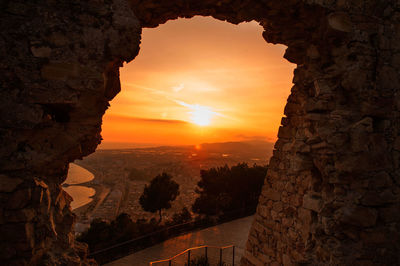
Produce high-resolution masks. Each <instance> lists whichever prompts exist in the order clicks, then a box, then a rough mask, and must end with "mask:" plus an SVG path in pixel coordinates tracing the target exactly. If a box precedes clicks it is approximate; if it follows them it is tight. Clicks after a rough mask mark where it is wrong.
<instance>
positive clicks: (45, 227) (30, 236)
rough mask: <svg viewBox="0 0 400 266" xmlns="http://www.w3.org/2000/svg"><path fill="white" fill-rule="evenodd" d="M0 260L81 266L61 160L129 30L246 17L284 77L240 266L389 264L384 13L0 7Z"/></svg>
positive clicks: (393, 55) (389, 92) (398, 180)
mask: <svg viewBox="0 0 400 266" xmlns="http://www.w3.org/2000/svg"><path fill="white" fill-rule="evenodd" d="M0 7H1V9H0V10H1V11H0V16H1V22H0V27H1V31H0V36H1V38H0V55H1V57H2V58H3V59H2V61H1V62H0V80H1V83H0V84H1V91H0V94H1V96H2V103H1V105H0V110H1V111H0V121H1V124H0V171H1V172H0V174H1V177H0V178H1V179H0V234H1V235H2V236H3V237H2V238H1V240H0V258H1V260H2V261H5V262H6V263H7V264H15V265H17V264H24V263H25V264H45V263H48V264H49V265H54V264H66V263H71V264H72V265H73V264H77V265H79V264H80V263H83V264H90V263H91V262H90V261H88V260H85V248H84V247H83V246H81V245H80V244H77V243H75V242H74V239H73V221H74V215H73V214H72V212H71V210H70V207H69V203H70V201H71V199H70V197H69V196H68V195H67V194H66V193H65V192H64V191H63V190H62V189H61V187H60V184H61V183H62V181H63V180H64V179H65V177H66V172H67V165H68V163H69V162H71V161H73V160H75V159H77V158H80V157H82V156H85V155H88V154H90V153H92V152H93V151H94V150H95V148H96V146H97V145H98V143H99V142H100V140H101V136H100V131H101V119H102V115H103V114H104V112H105V110H106V109H107V106H108V101H109V100H111V99H112V98H113V97H114V96H115V95H116V94H117V93H118V92H119V90H120V85H119V71H118V68H119V67H120V66H121V63H122V62H123V61H130V60H132V59H133V58H134V57H135V56H136V55H137V53H138V49H139V43H140V32H141V28H142V27H156V26H157V25H159V24H160V23H164V22H166V21H167V20H170V19H175V18H177V17H191V16H194V15H207V16H213V17H215V18H217V19H221V20H227V21H229V22H231V23H239V22H242V21H250V20H257V21H259V22H260V23H261V25H262V26H263V27H264V29H265V32H264V34H263V36H264V38H265V39H266V41H268V42H271V43H281V44H285V45H287V46H288V49H287V51H286V53H285V58H286V59H288V60H289V61H291V62H294V63H296V64H297V65H298V67H297V69H296V70H295V73H294V79H293V83H294V85H293V88H292V94H291V95H290V96H289V98H288V103H287V105H286V107H285V111H284V113H285V117H284V118H282V126H281V127H280V129H279V133H278V137H279V139H278V141H277V143H276V145H275V151H274V156H273V157H272V159H271V161H270V169H269V172H268V175H267V178H266V181H265V185H264V188H263V193H262V196H261V197H260V204H259V207H258V210H257V214H256V216H255V220H254V223H253V226H252V229H251V231H250V234H249V239H248V243H247V250H246V252H245V255H244V257H243V259H242V264H243V265H281V264H284V265H291V264H294V265H295V264H298V263H304V264H312V265H357V264H360V265H370V264H380V265H393V264H398V263H400V261H399V254H400V248H399V233H398V232H399V229H400V228H399V225H400V215H399V210H400V196H399V195H400V189H399V184H400V171H399V170H400V169H399V168H400V167H399V163H400V137H399V135H400V132H399V125H400V123H399V122H400V121H399V114H400V94H399V93H398V90H399V78H398V77H399V73H398V69H399V64H400V56H399V52H400V49H399V46H400V35H399V11H398V10H400V9H399V8H400V4H397V1H394V0H393V1H392V0H387V1H378V0H371V1H366V0H365V1H362V0H360V1H354V0H336V1H335V0H308V1H306V0H287V1H275V0H264V1H261V0H257V1H256V0H220V1H217V0H204V1H191V0H176V1H175V0H171V1H155V0H154V1H151V0H142V1H140V0H130V1H128V2H127V1H125V0H92V1H84V2H82V1H74V0H73V1H71V0H69V1H51V0H48V1H29V2H27V1H18V0H17V1H2V2H1V3H0Z"/></svg>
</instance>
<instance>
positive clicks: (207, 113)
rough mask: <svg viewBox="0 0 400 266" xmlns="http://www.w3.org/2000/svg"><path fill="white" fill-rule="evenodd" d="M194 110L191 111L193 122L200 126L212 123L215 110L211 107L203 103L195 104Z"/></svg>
mask: <svg viewBox="0 0 400 266" xmlns="http://www.w3.org/2000/svg"><path fill="white" fill-rule="evenodd" d="M192 108H193V111H192V112H189V114H191V117H190V120H191V121H192V123H194V124H196V125H198V126H208V125H210V123H211V118H212V117H213V116H214V112H213V111H211V110H210V108H208V107H206V106H201V105H198V104H196V105H193V107H192Z"/></svg>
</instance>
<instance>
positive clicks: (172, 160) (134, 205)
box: [63, 141, 273, 233]
mask: <svg viewBox="0 0 400 266" xmlns="http://www.w3.org/2000/svg"><path fill="white" fill-rule="evenodd" d="M272 149H273V143H270V142H264V141H248V142H226V143H205V144H201V145H195V146H163V147H153V148H135V149H100V150H97V151H96V152H95V153H93V154H91V155H90V156H88V157H86V158H84V159H83V160H79V161H75V162H74V164H71V166H70V171H69V174H68V178H67V180H66V181H65V183H64V184H63V186H64V189H65V190H66V191H67V192H68V193H69V194H70V195H71V196H72V197H73V198H74V201H73V202H72V204H71V206H72V208H73V211H74V212H75V214H77V223H76V227H75V229H76V232H77V233H80V232H83V231H84V230H86V229H87V228H88V227H89V225H90V222H91V221H92V220H93V219H96V218H100V219H102V220H108V221H111V220H113V219H115V217H116V216H117V215H118V214H120V213H127V214H129V215H130V216H131V218H132V219H133V220H137V219H148V220H150V219H152V218H155V219H157V217H158V214H157V213H150V212H145V211H144V210H143V209H142V207H141V205H140V203H139V197H140V196H141V194H142V193H143V189H144V187H145V185H146V184H148V183H149V182H150V180H151V179H153V178H154V177H155V176H157V175H158V174H161V173H163V172H166V173H168V174H170V175H171V176H172V177H173V180H174V181H175V182H177V183H178V184H179V186H180V194H179V196H178V197H177V198H176V200H175V201H174V202H173V203H172V207H171V208H170V209H168V210H165V211H163V218H166V220H168V219H169V218H171V217H172V215H173V214H174V213H177V212H180V211H181V210H182V209H183V208H184V207H187V208H188V209H189V210H190V206H192V204H193V202H194V200H195V199H196V197H197V193H196V192H195V190H196V186H197V182H198V181H199V180H200V170H201V169H210V168H212V167H220V166H224V165H228V166H233V165H235V164H238V163H242V162H246V163H247V164H248V165H249V166H252V165H254V164H257V165H266V164H267V163H268V160H269V158H270V157H271V155H272ZM88 171H89V172H88Z"/></svg>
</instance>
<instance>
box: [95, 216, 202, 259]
mask: <svg viewBox="0 0 400 266" xmlns="http://www.w3.org/2000/svg"><path fill="white" fill-rule="evenodd" d="M194 222H196V221H190V222H186V223H181V224H176V225H171V226H168V227H164V228H162V229H160V230H157V231H153V232H150V233H147V234H144V235H141V236H139V237H136V238H132V239H129V240H126V241H124V242H120V243H117V244H115V245H112V246H109V247H106V248H103V249H100V250H97V251H95V252H93V253H89V256H94V255H96V254H99V253H102V252H104V251H107V250H110V249H113V248H116V247H120V246H122V245H125V244H128V243H131V242H134V241H137V240H139V239H143V238H146V237H148V236H153V235H156V234H158V233H161V232H164V231H167V230H171V229H173V228H177V227H180V226H182V225H187V224H191V223H194Z"/></svg>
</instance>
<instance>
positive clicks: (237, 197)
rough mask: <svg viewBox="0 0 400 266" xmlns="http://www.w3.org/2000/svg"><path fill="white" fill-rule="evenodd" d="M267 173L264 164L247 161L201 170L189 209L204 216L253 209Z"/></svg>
mask: <svg viewBox="0 0 400 266" xmlns="http://www.w3.org/2000/svg"><path fill="white" fill-rule="evenodd" d="M266 174H267V166H258V165H253V167H249V166H248V165H247V164H246V163H239V164H237V165H235V166H232V167H228V166H227V165H225V166H223V167H218V168H211V169H208V170H201V171H200V177H201V179H200V181H199V182H198V184H197V186H198V188H196V193H198V194H199V197H198V198H197V199H196V200H195V202H194V204H193V206H192V210H193V211H194V212H195V213H199V214H206V215H218V214H221V213H222V214H223V213H227V212H231V211H236V210H239V209H243V210H249V211H251V212H253V211H254V212H255V210H256V207H257V204H258V198H259V196H260V193H261V189H262V186H263V184H264V179H265V176H266Z"/></svg>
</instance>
